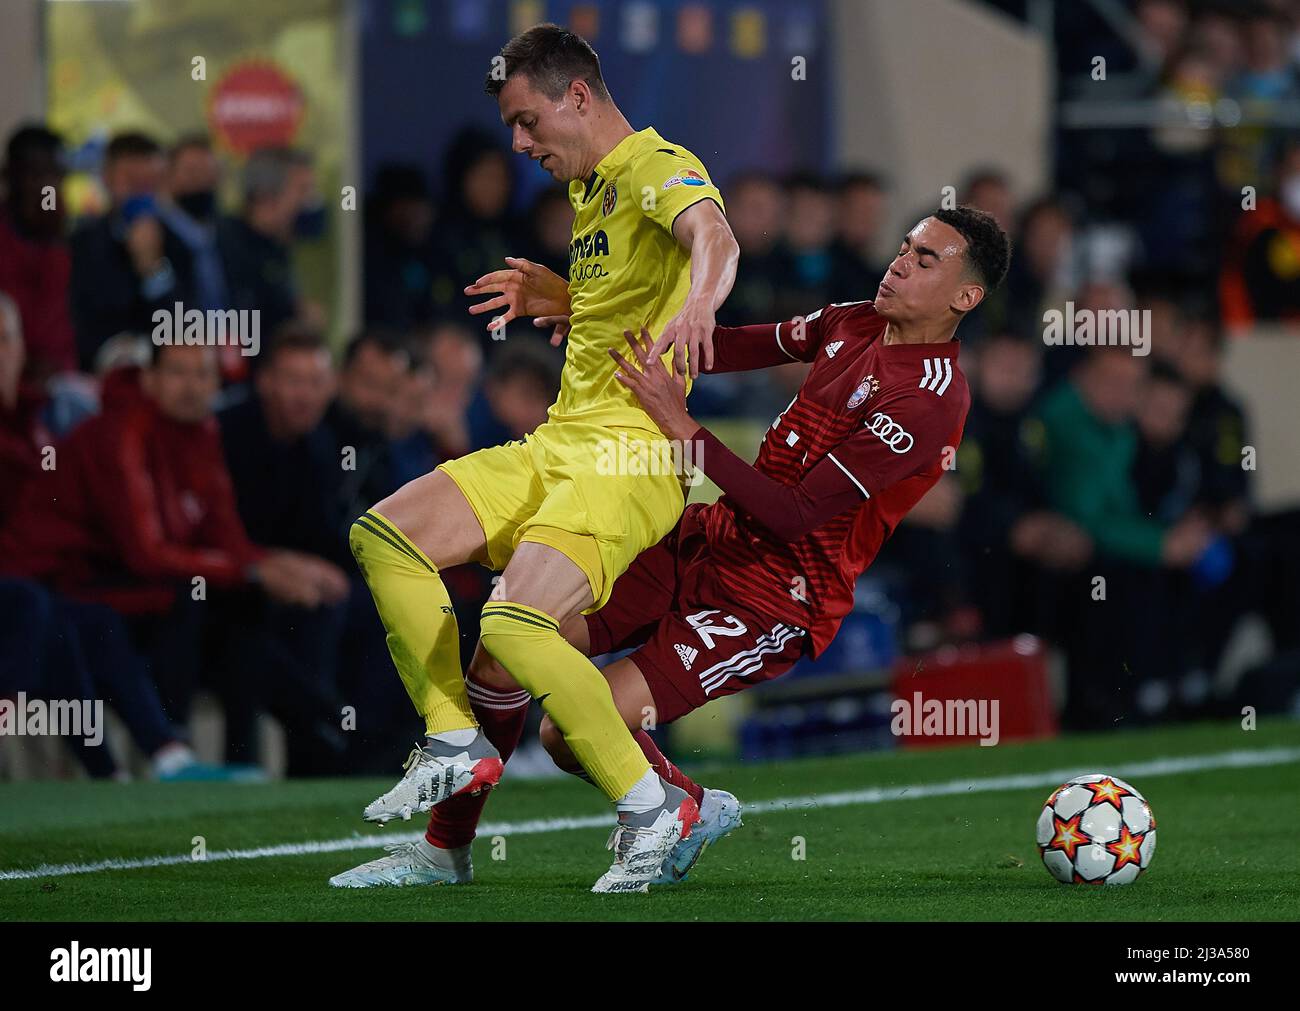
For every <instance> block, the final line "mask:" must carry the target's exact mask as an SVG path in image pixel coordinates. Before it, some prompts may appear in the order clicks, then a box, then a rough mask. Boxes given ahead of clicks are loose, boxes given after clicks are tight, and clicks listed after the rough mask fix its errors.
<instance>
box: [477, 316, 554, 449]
mask: <svg viewBox="0 0 1300 1011" xmlns="http://www.w3.org/2000/svg"><path fill="white" fill-rule="evenodd" d="M561 364H562V360H561V359H559V358H558V357H557V355H556V353H555V351H554V349H552V348H551V347H550V345H548V344H547V343H546V342H544V341H540V340H536V339H531V338H522V339H515V340H512V341H510V342H509V343H508V345H507V346H506V347H504V348H502V349H501V351H500V352H499V353H498V354H497V356H496V357H495V358H494V359H493V360H492V365H491V367H490V368H489V369H488V374H487V379H486V380H485V382H484V383H483V388H482V390H481V391H480V392H479V394H478V396H477V397H475V399H474V402H473V403H472V404H471V405H470V409H469V428H470V441H471V443H472V444H473V445H474V447H475V448H482V447H485V446H500V445H502V444H503V443H507V442H512V441H514V440H515V439H522V438H523V437H524V436H525V435H528V434H529V433H531V432H532V431H533V430H534V429H535V428H537V426H538V425H540V424H542V422H544V421H545V420H546V412H547V409H548V408H549V407H550V406H551V404H553V403H554V402H555V398H556V397H557V396H558V395H559V392H560V367H561Z"/></svg>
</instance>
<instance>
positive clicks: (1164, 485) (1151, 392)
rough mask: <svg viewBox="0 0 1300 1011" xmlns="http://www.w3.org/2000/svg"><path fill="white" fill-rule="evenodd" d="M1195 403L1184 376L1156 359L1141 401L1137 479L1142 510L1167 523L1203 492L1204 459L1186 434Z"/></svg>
mask: <svg viewBox="0 0 1300 1011" xmlns="http://www.w3.org/2000/svg"><path fill="white" fill-rule="evenodd" d="M1191 406H1192V393H1191V390H1190V388H1189V387H1188V386H1187V383H1186V382H1185V381H1184V379H1183V377H1182V376H1181V375H1179V374H1178V372H1177V371H1175V370H1174V368H1173V367H1172V366H1170V365H1167V364H1165V363H1164V362H1160V361H1157V362H1155V363H1153V364H1152V366H1151V369H1150V371H1149V373H1148V375H1147V378H1146V381H1145V382H1144V383H1143V387H1142V395H1141V397H1140V399H1139V402H1138V410H1137V431H1138V443H1137V453H1136V455H1135V456H1134V460H1133V481H1134V485H1135V486H1136V488H1137V499H1138V506H1139V508H1140V509H1141V511H1142V513H1143V514H1144V515H1146V516H1149V517H1151V518H1152V519H1154V520H1156V521H1157V522H1159V523H1162V524H1164V525H1166V526H1169V525H1171V524H1173V523H1177V522H1178V521H1179V520H1180V519H1182V518H1183V517H1184V516H1186V515H1187V513H1188V512H1189V511H1190V510H1191V509H1192V507H1193V506H1194V505H1195V504H1196V503H1197V500H1198V498H1199V496H1200V490H1201V466H1200V461H1199V460H1198V459H1197V456H1196V451H1195V450H1194V449H1193V447H1192V446H1191V445H1190V444H1189V443H1188V442H1187V440H1186V438H1185V435H1186V431H1187V417H1188V413H1189V411H1190V410H1191Z"/></svg>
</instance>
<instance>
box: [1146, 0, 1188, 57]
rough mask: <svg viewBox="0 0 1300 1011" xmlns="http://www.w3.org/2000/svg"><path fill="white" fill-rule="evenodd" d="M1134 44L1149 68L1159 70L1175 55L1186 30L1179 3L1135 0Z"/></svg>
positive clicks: (1182, 5) (1183, 7)
mask: <svg viewBox="0 0 1300 1011" xmlns="http://www.w3.org/2000/svg"><path fill="white" fill-rule="evenodd" d="M1136 15H1137V22H1138V31H1139V34H1138V44H1139V45H1140V47H1141V49H1142V56H1143V57H1144V58H1145V59H1146V61H1147V63H1148V64H1150V65H1151V66H1154V67H1157V68H1160V67H1163V66H1164V65H1165V64H1166V63H1167V62H1168V61H1169V60H1170V59H1171V58H1172V57H1173V55H1174V53H1175V52H1176V51H1177V49H1178V46H1179V44H1180V43H1181V41H1182V38H1183V33H1184V32H1185V31H1186V30H1187V5H1186V4H1185V3H1184V2H1183V0H1138V5H1137V11H1136Z"/></svg>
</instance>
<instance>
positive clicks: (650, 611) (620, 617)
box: [587, 503, 808, 723]
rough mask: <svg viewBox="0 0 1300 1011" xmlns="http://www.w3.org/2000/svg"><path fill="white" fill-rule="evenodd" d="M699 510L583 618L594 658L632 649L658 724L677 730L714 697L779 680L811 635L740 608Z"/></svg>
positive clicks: (690, 511) (684, 515)
mask: <svg viewBox="0 0 1300 1011" xmlns="http://www.w3.org/2000/svg"><path fill="white" fill-rule="evenodd" d="M702 508H703V506H702V505H700V504H698V503H697V504H695V505H690V506H687V507H686V511H685V512H684V513H682V518H681V519H680V520H679V521H678V523H677V526H676V527H674V528H673V530H672V531H671V532H670V533H669V534H668V535H667V536H666V537H664V539H663V540H661V541H660V542H659V543H658V544H656V545H655V546H654V547H652V548H649V549H648V550H646V551H643V552H641V554H640V555H638V556H637V559H636V561H634V562H633V563H632V565H631V567H630V568H628V570H627V571H626V572H625V573H623V575H621V576H619V577H618V581H617V582H615V584H614V592H613V594H611V596H610V598H609V602H608V603H607V604H605V606H604V607H602V608H601V609H600V610H599V611H597V612H595V613H594V614H589V615H587V633H588V635H589V636H590V637H591V650H590V652H591V655H592V656H600V655H601V654H603V653H612V652H615V651H616V650H624V649H628V648H630V647H633V646H635V647H639V648H638V649H636V651H635V652H634V653H632V654H631V659H632V661H633V662H634V663H635V664H636V665H637V669H639V670H640V671H641V673H642V674H643V675H644V676H645V679H646V682H647V684H649V686H650V693H651V694H652V695H653V696H654V701H655V709H656V710H657V712H656V714H655V716H656V722H658V723H671V722H672V721H673V720H675V719H677V718H679V717H681V716H685V715H686V714H687V713H689V712H691V711H692V710H695V709H698V708H700V706H702V705H704V703H706V702H708V701H709V700H710V699H716V698H720V697H721V696H723V695H733V694H735V693H736V692H738V691H741V690H743V689H745V688H749V687H751V686H753V685H756V684H761V683H762V682H764V681H770V680H772V679H773V678H778V677H780V676H781V675H782V674H784V673H785V672H786V671H788V670H789V669H790V668H791V667H793V666H794V664H795V662H796V661H797V660H798V659H799V658H800V657H801V656H802V655H803V651H804V645H805V643H806V642H807V641H808V636H807V633H806V632H805V631H804V630H803V629H801V628H796V627H795V626H793V625H787V624H782V623H780V622H773V621H772V620H771V619H769V618H764V617H761V616H760V615H758V614H757V613H755V612H754V611H752V610H750V609H748V608H747V607H745V606H743V605H741V604H737V603H736V602H735V599H734V595H732V594H729V593H727V592H726V591H723V590H721V589H720V588H719V586H718V584H717V581H716V579H714V577H713V565H714V563H713V561H712V560H711V559H710V557H709V546H708V542H707V540H706V539H705V536H704V532H703V531H702V530H701V529H700V527H699V524H698V521H697V514H698V512H699V510H700V509H702Z"/></svg>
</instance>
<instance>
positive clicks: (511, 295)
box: [465, 256, 569, 344]
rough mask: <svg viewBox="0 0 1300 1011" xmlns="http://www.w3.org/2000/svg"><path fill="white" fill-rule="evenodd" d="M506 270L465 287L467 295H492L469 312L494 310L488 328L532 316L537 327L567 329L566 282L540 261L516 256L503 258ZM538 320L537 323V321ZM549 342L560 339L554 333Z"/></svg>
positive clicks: (496, 272)
mask: <svg viewBox="0 0 1300 1011" xmlns="http://www.w3.org/2000/svg"><path fill="white" fill-rule="evenodd" d="M506 267H507V269H506V270H494V271H492V272H491V273H489V274H484V275H483V276H482V277H480V278H479V279H478V280H477V281H475V282H474V283H473V284H470V285H467V286H466V287H465V294H466V295H495V297H493V298H489V299H487V300H486V301H483V302H478V303H476V304H475V305H472V306H470V307H469V311H470V314H471V315H474V316H480V315H482V314H483V313H485V312H496V310H499V309H503V310H505V311H504V312H497V314H496V315H495V316H493V317H492V318H491V319H490V320H489V321H488V325H487V328H488V329H489V330H495V329H497V328H498V327H503V326H505V325H506V324H507V323H509V322H510V321H511V320H513V319H517V318H519V317H520V316H535V317H537V320H534V322H537V323H538V325H539V326H554V327H555V328H556V330H557V331H559V330H560V329H561V328H563V330H564V331H565V332H567V330H568V318H569V282H568V281H566V280H565V279H564V278H562V277H561V276H560V275H559V274H557V273H555V271H553V270H550V269H548V268H547V267H543V266H542V265H541V264H540V263H534V262H533V261H532V260H525V259H524V258H523V257H519V256H507V257H506ZM539 321H540V322H539ZM559 336H560V337H562V336H563V334H559ZM551 343H552V344H558V343H559V340H558V339H557V337H555V336H553V337H552V339H551Z"/></svg>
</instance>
